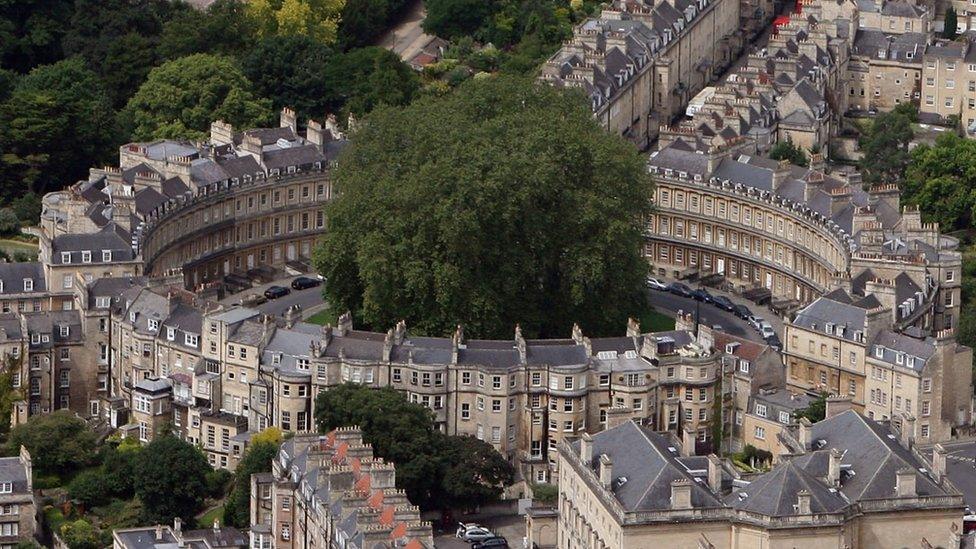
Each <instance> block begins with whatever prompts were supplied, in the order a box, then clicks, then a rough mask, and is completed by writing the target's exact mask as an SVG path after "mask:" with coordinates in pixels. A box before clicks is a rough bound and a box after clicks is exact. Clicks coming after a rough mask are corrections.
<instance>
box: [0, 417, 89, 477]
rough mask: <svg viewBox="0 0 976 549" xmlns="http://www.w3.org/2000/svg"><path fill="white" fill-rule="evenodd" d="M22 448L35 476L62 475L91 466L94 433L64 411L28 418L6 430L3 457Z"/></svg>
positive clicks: (81, 421) (83, 423) (78, 419)
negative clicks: (6, 436) (28, 453)
mask: <svg viewBox="0 0 976 549" xmlns="http://www.w3.org/2000/svg"><path fill="white" fill-rule="evenodd" d="M21 446H26V447H27V450H28V451H30V454H31V458H32V459H33V462H34V471H35V473H36V474H38V475H63V474H65V473H70V472H71V471H74V470H77V469H79V468H81V467H83V466H85V465H88V464H89V463H91V461H92V458H93V457H94V456H95V433H93V432H92V431H91V430H89V429H88V426H87V425H86V424H85V422H84V421H83V420H82V419H80V418H78V417H76V416H75V415H74V414H72V413H71V412H69V411H67V410H58V411H55V412H52V413H50V414H43V415H37V416H32V417H31V418H30V419H28V420H27V422H26V423H22V424H20V425H18V426H16V427H14V428H13V429H11V431H10V437H9V440H8V441H7V454H8V455H16V454H17V452H18V451H19V449H20V447H21Z"/></svg>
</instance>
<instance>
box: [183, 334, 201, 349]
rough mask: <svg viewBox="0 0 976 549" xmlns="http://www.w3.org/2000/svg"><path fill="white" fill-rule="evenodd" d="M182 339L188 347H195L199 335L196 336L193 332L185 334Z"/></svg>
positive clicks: (198, 340)
mask: <svg viewBox="0 0 976 549" xmlns="http://www.w3.org/2000/svg"><path fill="white" fill-rule="evenodd" d="M183 341H184V342H185V343H186V344H187V345H189V346H190V347H196V346H197V344H198V343H199V342H200V336H196V335H193V334H186V335H185V336H184V337H183Z"/></svg>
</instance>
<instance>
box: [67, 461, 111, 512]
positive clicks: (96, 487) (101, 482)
mask: <svg viewBox="0 0 976 549" xmlns="http://www.w3.org/2000/svg"><path fill="white" fill-rule="evenodd" d="M110 493H111V492H110V487H109V486H108V483H107V481H106V478H105V474H104V473H103V472H102V469H101V468H96V469H87V470H85V471H82V472H80V473H78V475H77V476H75V478H73V479H71V484H69V485H68V495H69V496H71V499H73V500H77V501H80V502H81V503H83V504H84V505H86V506H88V507H89V508H90V507H94V506H96V505H101V504H102V503H105V501H106V500H107V498H108V495H109V494H110Z"/></svg>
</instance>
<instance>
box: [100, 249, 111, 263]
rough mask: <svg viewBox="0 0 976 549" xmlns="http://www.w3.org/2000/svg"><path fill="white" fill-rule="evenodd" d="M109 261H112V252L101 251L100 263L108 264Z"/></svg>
mask: <svg viewBox="0 0 976 549" xmlns="http://www.w3.org/2000/svg"><path fill="white" fill-rule="evenodd" d="M110 261H112V250H103V251H102V262H104V263H108V262H110Z"/></svg>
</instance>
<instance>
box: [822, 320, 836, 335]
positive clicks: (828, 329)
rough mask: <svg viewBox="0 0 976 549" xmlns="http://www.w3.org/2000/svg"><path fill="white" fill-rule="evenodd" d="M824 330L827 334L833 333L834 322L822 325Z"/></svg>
mask: <svg viewBox="0 0 976 549" xmlns="http://www.w3.org/2000/svg"><path fill="white" fill-rule="evenodd" d="M824 331H826V332H827V333H828V334H831V335H833V333H834V324H833V323H832V322H828V323H827V325H826V326H824Z"/></svg>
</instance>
